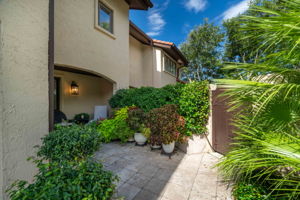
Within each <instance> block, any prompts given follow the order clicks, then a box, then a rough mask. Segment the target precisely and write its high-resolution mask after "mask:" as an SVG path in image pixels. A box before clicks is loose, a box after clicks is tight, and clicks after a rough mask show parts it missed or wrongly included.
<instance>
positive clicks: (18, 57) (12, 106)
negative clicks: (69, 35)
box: [0, 0, 49, 199]
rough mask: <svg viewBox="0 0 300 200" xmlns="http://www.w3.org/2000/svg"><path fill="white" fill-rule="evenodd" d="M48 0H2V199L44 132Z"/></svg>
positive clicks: (26, 175) (24, 171) (28, 176)
mask: <svg viewBox="0 0 300 200" xmlns="http://www.w3.org/2000/svg"><path fill="white" fill-rule="evenodd" d="M48 20H49V0H13V1H12V0H1V1H0V21H1V28H0V29H1V31H0V41H1V43H0V52H1V55H0V150H1V152H0V199H7V195H5V194H4V191H5V190H6V189H7V187H8V186H9V185H10V184H11V183H12V182H13V181H15V180H17V179H25V180H28V181H31V180H32V178H33V176H34V174H35V173H36V168H35V167H34V165H33V164H32V163H30V162H28V161H26V159H27V158H28V157H29V156H33V155H35V150H34V148H33V146H35V145H37V144H40V141H41V140H40V138H41V137H43V136H44V135H45V134H47V133H48V122H49V117H48V107H49V99H48V40H49V21H48Z"/></svg>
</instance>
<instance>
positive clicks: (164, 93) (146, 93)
mask: <svg viewBox="0 0 300 200" xmlns="http://www.w3.org/2000/svg"><path fill="white" fill-rule="evenodd" d="M166 104H175V105H178V106H179V110H178V112H179V113H180V115H182V116H183V117H184V118H185V120H186V128H187V132H186V134H187V135H188V136H191V135H192V134H203V133H205V132H206V125H207V122H208V116H209V87H208V82H207V81H203V82H193V83H188V84H180V83H178V84H175V85H167V86H165V87H163V88H152V87H142V88H134V89H127V90H126V89H123V90H119V91H118V92H117V93H116V94H115V95H114V96H113V97H112V98H111V99H110V105H111V107H113V108H117V107H120V108H122V107H125V106H133V105H134V106H137V107H139V108H141V109H142V110H144V111H145V112H149V111H150V110H152V109H155V108H160V107H162V106H164V105H166Z"/></svg>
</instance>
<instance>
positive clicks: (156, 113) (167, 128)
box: [147, 104, 185, 144]
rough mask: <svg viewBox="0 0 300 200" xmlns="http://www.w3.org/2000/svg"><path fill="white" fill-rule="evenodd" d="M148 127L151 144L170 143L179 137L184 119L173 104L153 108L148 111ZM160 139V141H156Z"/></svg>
mask: <svg viewBox="0 0 300 200" xmlns="http://www.w3.org/2000/svg"><path fill="white" fill-rule="evenodd" d="M147 121H148V124H147V125H148V127H150V130H151V136H150V142H151V143H152V144H159V142H161V143H163V144H170V143H172V142H174V141H177V140H178V139H180V135H181V133H182V131H183V128H184V124H185V121H184V119H183V117H182V116H180V115H179V114H178V112H177V106H176V105H173V104H168V105H164V106H163V107H161V108H155V109H153V110H151V111H150V112H149V113H148V120H147ZM159 139H160V141H158V140H159Z"/></svg>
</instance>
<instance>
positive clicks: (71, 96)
mask: <svg viewBox="0 0 300 200" xmlns="http://www.w3.org/2000/svg"><path fill="white" fill-rule="evenodd" d="M114 85H115V82H113V81H112V80H110V79H108V78H106V77H104V76H102V75H101V74H98V73H96V72H92V71H87V70H84V69H81V68H77V67H71V66H63V65H55V67H54V91H53V97H54V113H55V114H54V117H55V120H54V121H55V122H56V123H60V122H61V121H62V119H61V117H62V116H61V115H62V114H63V115H65V116H66V119H67V121H69V122H70V121H72V119H74V116H75V115H76V114H80V113H87V114H88V115H89V116H90V119H91V120H93V119H95V117H97V116H99V113H96V114H95V110H96V107H98V108H99V107H102V110H103V109H105V110H106V113H109V104H108V101H109V99H110V97H111V96H112V95H113V91H114ZM74 88H75V89H76V92H74ZM102 112H104V111H102ZM105 115H106V116H107V115H108V114H105V113H102V115H101V116H105Z"/></svg>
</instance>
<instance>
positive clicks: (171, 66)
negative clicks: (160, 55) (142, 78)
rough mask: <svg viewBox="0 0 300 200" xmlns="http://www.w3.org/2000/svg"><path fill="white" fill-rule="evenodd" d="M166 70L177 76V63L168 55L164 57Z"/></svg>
mask: <svg viewBox="0 0 300 200" xmlns="http://www.w3.org/2000/svg"><path fill="white" fill-rule="evenodd" d="M164 70H165V71H166V72H168V73H170V74H172V75H173V76H176V73H177V72H176V62H174V61H173V60H172V59H171V58H169V57H168V56H166V55H165V56H164Z"/></svg>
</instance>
